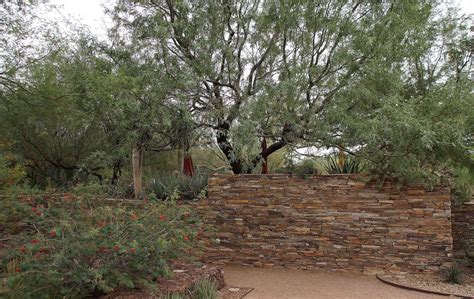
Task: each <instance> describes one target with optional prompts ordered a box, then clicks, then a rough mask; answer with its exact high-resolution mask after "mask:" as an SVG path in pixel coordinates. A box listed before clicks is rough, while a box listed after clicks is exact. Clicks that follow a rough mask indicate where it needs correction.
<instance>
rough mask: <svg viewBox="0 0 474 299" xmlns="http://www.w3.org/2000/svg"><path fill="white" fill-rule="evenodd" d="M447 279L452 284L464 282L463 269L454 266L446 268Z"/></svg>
mask: <svg viewBox="0 0 474 299" xmlns="http://www.w3.org/2000/svg"><path fill="white" fill-rule="evenodd" d="M445 275H446V281H447V282H449V283H451V284H461V283H462V271H461V270H460V269H459V268H457V267H455V266H453V267H451V268H449V269H447V270H446V272H445Z"/></svg>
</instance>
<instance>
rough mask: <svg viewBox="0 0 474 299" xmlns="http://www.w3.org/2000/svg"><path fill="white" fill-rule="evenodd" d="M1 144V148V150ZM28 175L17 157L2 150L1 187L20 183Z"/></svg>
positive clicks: (0, 159)
mask: <svg viewBox="0 0 474 299" xmlns="http://www.w3.org/2000/svg"><path fill="white" fill-rule="evenodd" d="M1 148H2V147H1V144H0V150H1ZM25 177H26V171H25V169H24V167H23V166H22V165H20V164H19V163H18V162H17V161H16V158H15V157H14V156H13V155H12V154H9V153H3V152H2V151H0V189H3V188H6V187H10V186H13V185H15V184H18V183H19V182H20V181H22V180H23V179H24V178H25Z"/></svg>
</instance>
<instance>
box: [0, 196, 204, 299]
mask: <svg viewBox="0 0 474 299" xmlns="http://www.w3.org/2000/svg"><path fill="white" fill-rule="evenodd" d="M0 217H1V220H2V223H3V221H6V222H7V223H10V224H11V225H8V226H5V227H4V232H5V233H8V234H15V236H14V238H13V239H14V242H11V243H10V244H9V247H8V248H7V249H2V252H1V254H0V257H1V262H2V264H1V266H2V269H3V271H1V272H3V274H2V276H3V277H2V278H3V279H1V280H0V284H1V283H2V282H3V284H4V285H3V289H6V290H7V295H8V296H9V297H11V298H59V297H68V298H69V297H86V296H90V295H92V294H94V295H98V294H103V293H107V292H110V291H112V290H113V289H116V288H119V287H125V288H135V287H145V288H149V289H154V288H155V287H156V285H155V283H154V282H155V281H156V278H157V277H160V276H168V275H169V274H170V271H169V269H168V262H169V261H170V260H173V259H182V258H191V257H192V256H193V253H195V252H193V251H194V250H196V248H199V241H197V240H196V239H197V236H198V234H197V233H198V230H199V229H200V225H201V224H200V222H199V220H198V219H197V218H196V217H194V216H193V215H192V214H191V212H190V211H188V210H187V209H185V208H181V207H178V206H177V205H176V204H175V202H173V201H166V202H162V203H159V204H158V203H144V204H143V206H141V207H140V208H136V207H135V208H132V207H122V206H121V207H118V206H117V207H115V206H104V205H100V203H98V202H97V201H95V200H87V199H77V198H76V197H75V196H74V195H70V194H66V195H65V196H64V197H63V198H62V199H61V200H56V201H52V200H50V199H48V198H47V196H41V195H38V194H36V193H34V194H29V195H26V196H23V197H18V196H16V195H12V196H10V197H8V198H5V199H3V200H2V201H0ZM18 221H21V223H22V225H21V226H20V228H18V227H17V226H16V223H18ZM1 272H0V273H1ZM0 289H1V288H0Z"/></svg>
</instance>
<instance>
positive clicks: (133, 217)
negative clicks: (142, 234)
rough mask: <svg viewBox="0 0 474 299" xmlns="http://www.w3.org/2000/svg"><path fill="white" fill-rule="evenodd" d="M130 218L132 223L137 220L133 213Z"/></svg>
mask: <svg viewBox="0 0 474 299" xmlns="http://www.w3.org/2000/svg"><path fill="white" fill-rule="evenodd" d="M130 218H131V219H132V221H136V220H138V216H137V214H135V213H132V215H131V216H130Z"/></svg>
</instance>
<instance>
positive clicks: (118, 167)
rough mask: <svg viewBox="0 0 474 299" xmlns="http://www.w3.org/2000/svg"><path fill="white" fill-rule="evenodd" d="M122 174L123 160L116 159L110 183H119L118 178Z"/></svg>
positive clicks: (113, 184)
mask: <svg viewBox="0 0 474 299" xmlns="http://www.w3.org/2000/svg"><path fill="white" fill-rule="evenodd" d="M121 174H122V160H120V159H119V160H116V161H114V164H113V167H112V179H111V180H110V184H111V185H112V186H115V185H117V183H118V179H119V177H120V175H121Z"/></svg>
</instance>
